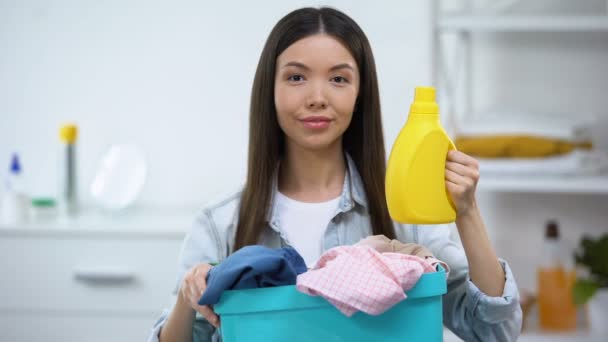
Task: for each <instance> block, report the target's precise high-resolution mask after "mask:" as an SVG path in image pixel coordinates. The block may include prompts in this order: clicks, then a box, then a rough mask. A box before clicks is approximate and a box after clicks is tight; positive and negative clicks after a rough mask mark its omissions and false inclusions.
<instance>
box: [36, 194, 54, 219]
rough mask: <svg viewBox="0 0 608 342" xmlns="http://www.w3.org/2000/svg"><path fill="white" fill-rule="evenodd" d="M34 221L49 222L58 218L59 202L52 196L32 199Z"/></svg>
mask: <svg viewBox="0 0 608 342" xmlns="http://www.w3.org/2000/svg"><path fill="white" fill-rule="evenodd" d="M30 217H31V218H32V221H34V222H49V221H54V220H55V219H57V203H56V202H55V200H54V199H52V198H34V199H32V206H31V215H30Z"/></svg>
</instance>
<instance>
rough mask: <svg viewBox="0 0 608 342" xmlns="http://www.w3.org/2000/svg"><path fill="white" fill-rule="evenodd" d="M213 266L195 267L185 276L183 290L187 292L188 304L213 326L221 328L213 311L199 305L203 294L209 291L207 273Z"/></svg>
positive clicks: (202, 265) (201, 265)
mask: <svg viewBox="0 0 608 342" xmlns="http://www.w3.org/2000/svg"><path fill="white" fill-rule="evenodd" d="M210 269H211V266H210V265H208V264H200V265H197V266H195V267H193V268H192V269H191V270H190V271H189V272H188V273H186V275H185V276H184V285H183V286H182V288H183V289H184V291H185V292H186V293H185V294H186V295H187V298H188V303H189V304H190V306H191V307H192V308H193V309H194V310H196V311H197V312H198V313H200V314H201V315H202V316H203V317H204V318H205V319H206V320H207V321H208V322H209V323H210V324H211V325H213V326H214V327H216V328H219V326H220V319H219V317H218V316H217V314H216V313H215V312H214V311H213V309H212V308H211V307H209V306H207V305H199V304H198V301H199V300H200V298H201V296H202V295H203V292H205V290H206V289H207V273H209V270H210Z"/></svg>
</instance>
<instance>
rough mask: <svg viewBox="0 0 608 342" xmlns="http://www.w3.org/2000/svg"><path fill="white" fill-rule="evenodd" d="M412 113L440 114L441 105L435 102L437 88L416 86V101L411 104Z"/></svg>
mask: <svg viewBox="0 0 608 342" xmlns="http://www.w3.org/2000/svg"><path fill="white" fill-rule="evenodd" d="M410 113H415V114H434V115H437V114H439V105H437V102H435V88H433V87H416V90H415V93H414V102H413V103H412V105H411V106H410Z"/></svg>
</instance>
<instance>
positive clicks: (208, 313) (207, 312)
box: [194, 305, 220, 328]
mask: <svg viewBox="0 0 608 342" xmlns="http://www.w3.org/2000/svg"><path fill="white" fill-rule="evenodd" d="M194 309H195V310H196V311H198V312H199V313H200V314H201V315H202V316H203V317H204V318H205V319H206V320H207V322H209V323H211V325H213V326H214V327H216V328H219V327H220V319H219V317H218V316H217V314H216V313H215V312H213V310H212V309H211V308H210V307H209V306H207V305H197V306H196V308H194Z"/></svg>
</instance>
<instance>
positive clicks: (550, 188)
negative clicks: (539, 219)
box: [479, 175, 608, 195]
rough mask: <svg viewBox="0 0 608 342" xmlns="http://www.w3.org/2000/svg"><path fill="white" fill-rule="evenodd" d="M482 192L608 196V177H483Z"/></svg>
mask: <svg viewBox="0 0 608 342" xmlns="http://www.w3.org/2000/svg"><path fill="white" fill-rule="evenodd" d="M479 190H480V191H497V192H521V193H568V194H604V195H607V194H608V176H593V177H589V176H588V177H582V176H581V177H575V176H563V177H556V176H553V177H540V176H536V177H531V176H528V177H517V176H500V177H499V176H489V175H486V176H483V175H482V177H481V178H480V180H479Z"/></svg>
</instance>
